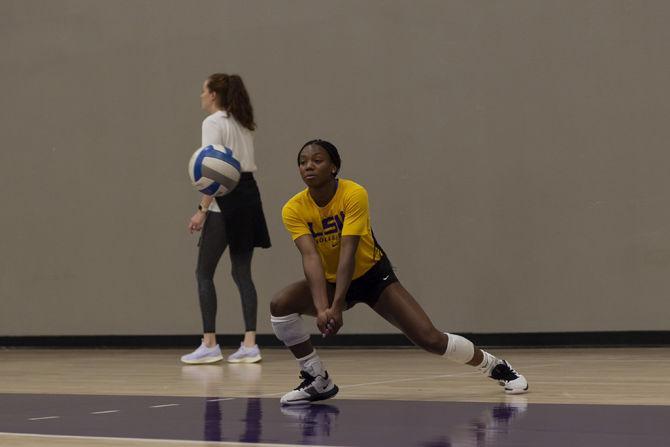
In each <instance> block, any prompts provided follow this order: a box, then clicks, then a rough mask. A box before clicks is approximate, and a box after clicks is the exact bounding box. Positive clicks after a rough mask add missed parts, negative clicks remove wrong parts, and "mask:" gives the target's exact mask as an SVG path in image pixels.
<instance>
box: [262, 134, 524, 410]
mask: <svg viewBox="0 0 670 447" xmlns="http://www.w3.org/2000/svg"><path fill="white" fill-rule="evenodd" d="M340 164H341V161H340V155H339V153H338V151H337V148H336V147H335V146H334V145H333V144H331V143H329V142H327V141H323V140H312V141H309V142H307V143H306V144H305V145H304V146H303V147H302V149H301V150H300V152H299V153H298V168H299V171H300V175H301V176H302V179H303V181H304V182H305V184H306V185H307V189H305V190H303V191H302V192H300V193H298V194H296V195H295V196H293V197H292V198H291V199H290V200H289V201H288V202H287V203H286V205H284V208H283V210H282V218H283V221H284V225H285V226H286V229H287V230H288V231H289V233H291V236H292V238H293V240H294V242H295V244H296V246H297V247H298V250H299V251H300V253H301V255H302V264H303V269H304V272H305V278H306V280H303V281H299V282H296V283H294V284H291V285H290V286H288V287H286V288H285V289H284V290H282V291H281V292H279V293H278V294H277V295H276V296H275V297H274V298H273V299H272V303H271V305H270V311H271V313H272V328H273V329H274V332H275V334H276V335H277V338H279V339H280V340H281V341H282V342H284V344H285V345H286V346H288V348H289V349H290V350H291V352H292V353H293V355H295V357H296V359H297V360H298V363H299V365H300V369H301V372H300V377H301V378H302V379H303V381H302V383H300V385H298V387H297V388H295V389H294V390H292V391H290V392H288V393H287V394H285V395H284V396H283V397H282V398H281V403H282V404H283V405H295V404H305V403H308V402H312V401H317V400H323V399H328V398H330V397H332V396H334V395H335V394H337V391H338V388H337V386H336V385H335V384H334V383H333V381H332V379H331V378H330V376H329V375H328V372H327V371H326V370H325V368H324V367H323V364H322V362H321V360H320V359H319V356H318V355H317V353H316V351H315V350H314V347H313V346H312V343H311V341H310V340H309V333H308V332H307V331H306V330H305V328H304V327H303V325H302V318H301V315H302V314H306V315H311V316H314V317H316V325H317V327H318V328H319V331H321V333H322V334H324V336H326V335H334V334H336V333H337V331H338V330H339V329H340V328H341V327H342V324H343V319H342V312H343V311H345V310H347V309H349V308H351V307H352V306H354V305H355V304H356V303H359V302H363V303H366V304H367V305H369V306H370V307H371V308H372V309H373V310H374V311H375V312H377V313H378V314H379V315H381V316H382V317H383V318H385V319H386V320H387V321H389V322H390V323H391V324H393V325H394V326H396V327H397V328H398V329H400V330H401V331H402V332H403V333H404V334H405V335H406V336H407V337H408V338H409V339H410V340H412V342H414V343H415V344H416V345H418V346H420V347H421V348H423V349H425V350H426V351H428V352H431V353H433V354H438V355H444V356H445V357H447V358H448V359H450V360H453V361H456V362H458V363H462V364H467V365H470V366H474V367H475V368H478V369H479V370H480V371H481V372H482V373H483V374H485V375H486V376H488V377H490V378H491V379H493V380H495V381H497V382H498V383H499V384H500V385H502V386H503V387H504V389H505V392H507V393H508V394H521V393H525V392H526V391H527V390H528V383H527V382H526V379H525V378H524V377H523V376H522V375H521V374H519V373H517V372H516V371H515V370H514V369H513V368H512V367H511V366H510V364H509V363H507V362H506V361H505V360H501V359H498V358H496V357H494V356H493V355H491V354H489V353H488V352H486V351H483V350H481V349H479V348H477V347H475V346H474V345H473V344H472V342H470V341H469V340H467V339H466V338H463V337H461V336H460V335H456V334H449V333H445V332H441V331H439V330H437V329H436V328H435V327H434V326H433V323H432V322H431V321H430V318H428V315H426V313H425V312H424V311H423V309H422V308H421V306H420V305H419V304H418V303H417V302H416V300H415V299H414V298H413V297H412V295H410V293H409V292H408V291H407V290H406V289H405V288H404V287H403V286H402V285H401V284H400V282H398V278H397V277H396V275H395V273H394V272H393V268H392V267H391V263H390V261H389V259H388V257H387V256H386V254H385V253H384V251H383V250H382V248H381V247H380V246H379V244H378V243H377V241H376V240H375V238H374V235H373V233H372V229H371V227H370V217H369V213H368V194H367V191H366V190H365V188H363V187H362V186H360V185H358V184H356V183H355V182H353V181H351V180H344V179H338V178H337V173H338V171H339V169H340Z"/></svg>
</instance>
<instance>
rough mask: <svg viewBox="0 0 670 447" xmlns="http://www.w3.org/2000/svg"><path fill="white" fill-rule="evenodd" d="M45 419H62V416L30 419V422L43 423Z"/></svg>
mask: <svg viewBox="0 0 670 447" xmlns="http://www.w3.org/2000/svg"><path fill="white" fill-rule="evenodd" d="M45 419H60V416H44V417H41V418H28V420H29V421H43V420H45Z"/></svg>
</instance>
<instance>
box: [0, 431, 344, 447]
mask: <svg viewBox="0 0 670 447" xmlns="http://www.w3.org/2000/svg"><path fill="white" fill-rule="evenodd" d="M0 436H11V437H15V436H16V437H24V438H44V439H51V438H57V439H86V440H106V441H126V442H127V441H133V442H146V443H159V442H160V443H161V444H173V445H190V444H194V445H204V446H207V445H222V446H226V445H230V446H239V445H240V442H229V441H190V440H183V439H158V438H115V437H110V436H68V435H34V434H30V433H11V432H0ZM244 444H245V445H248V446H249V447H295V444H276V443H274V442H273V443H271V444H262V443H247V442H245V443H244ZM300 446H301V447H332V446H326V445H319V444H309V445H307V444H300Z"/></svg>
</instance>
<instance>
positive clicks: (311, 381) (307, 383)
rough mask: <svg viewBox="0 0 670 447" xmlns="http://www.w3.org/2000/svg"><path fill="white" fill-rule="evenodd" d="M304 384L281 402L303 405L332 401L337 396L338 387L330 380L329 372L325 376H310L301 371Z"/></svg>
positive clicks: (285, 396) (325, 372)
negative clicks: (325, 400)
mask: <svg viewBox="0 0 670 447" xmlns="http://www.w3.org/2000/svg"><path fill="white" fill-rule="evenodd" d="M300 378H301V379H303V381H302V383H300V385H298V387H297V388H296V389H294V390H293V391H289V392H288V393H286V394H284V395H283V396H282V398H281V400H280V403H281V404H282V405H301V404H306V403H309V402H316V401H318V400H324V399H330V398H331V397H333V396H334V395H336V394H337V392H338V391H339V389H338V388H337V385H335V384H334V383H333V381H332V380H330V377H329V376H328V371H324V372H323V375H321V374H319V375H316V376H312V375H310V374H309V373H308V372H307V371H305V370H303V371H300Z"/></svg>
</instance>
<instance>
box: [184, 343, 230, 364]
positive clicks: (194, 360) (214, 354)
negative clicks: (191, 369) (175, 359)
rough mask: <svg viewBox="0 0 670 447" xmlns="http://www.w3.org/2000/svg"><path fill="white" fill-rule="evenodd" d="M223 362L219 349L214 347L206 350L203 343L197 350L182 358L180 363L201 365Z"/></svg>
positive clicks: (217, 346) (216, 346)
mask: <svg viewBox="0 0 670 447" xmlns="http://www.w3.org/2000/svg"><path fill="white" fill-rule="evenodd" d="M221 360H223V356H222V355H221V348H219V345H215V346H214V347H213V348H208V347H207V346H205V343H204V342H203V343H202V344H201V345H200V346H199V347H198V349H196V350H195V351H193V352H191V353H190V354H186V355H184V356H182V358H181V361H182V362H184V363H188V364H189V365H202V364H206V363H215V362H218V361H221Z"/></svg>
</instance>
